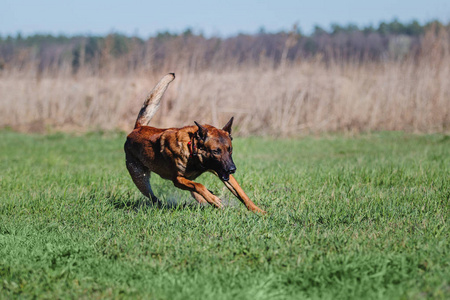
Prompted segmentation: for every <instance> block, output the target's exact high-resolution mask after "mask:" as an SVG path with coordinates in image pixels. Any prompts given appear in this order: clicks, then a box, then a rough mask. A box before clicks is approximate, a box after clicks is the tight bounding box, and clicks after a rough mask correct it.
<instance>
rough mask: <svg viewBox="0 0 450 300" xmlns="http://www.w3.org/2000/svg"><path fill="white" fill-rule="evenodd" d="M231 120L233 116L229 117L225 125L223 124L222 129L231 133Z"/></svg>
mask: <svg viewBox="0 0 450 300" xmlns="http://www.w3.org/2000/svg"><path fill="white" fill-rule="evenodd" d="M233 120H234V117H231V119H230V121H228V123H227V124H226V125H225V126H223V128H222V130H223V131H226V132H228V133H229V134H231V125H233Z"/></svg>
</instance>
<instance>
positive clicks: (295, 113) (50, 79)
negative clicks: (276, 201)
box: [0, 31, 450, 135]
mask: <svg viewBox="0 0 450 300" xmlns="http://www.w3.org/2000/svg"><path fill="white" fill-rule="evenodd" d="M449 45H450V41H449V35H448V33H446V32H444V33H442V31H441V32H434V31H433V32H431V31H430V32H429V33H427V34H426V35H425V36H424V38H423V40H422V43H421V49H420V54H419V55H418V56H416V57H406V58H405V59H403V60H397V61H385V62H377V63H376V62H364V63H352V62H344V61H342V62H331V63H330V62H327V63H325V62H323V61H322V60H321V59H320V58H315V59H311V60H303V61H297V62H295V63H283V64H281V67H280V66H278V67H274V66H273V63H271V62H267V63H260V64H259V65H257V66H256V65H253V66H244V65H234V66H233V65H230V66H228V68H225V69H223V70H221V71H219V72H218V71H210V70H201V71H198V70H197V68H190V67H189V65H188V64H182V63H179V62H173V63H170V64H167V65H166V66H165V67H164V68H163V69H164V70H161V72H160V73H158V74H154V73H150V72H149V71H146V70H144V69H143V70H142V71H139V72H137V73H135V74H129V75H115V73H114V72H110V73H105V74H102V75H98V76H95V77H94V76H91V75H88V74H89V73H86V74H84V75H83V72H82V70H81V71H80V72H78V74H77V75H72V74H71V73H70V72H69V71H64V70H61V71H60V72H59V73H57V74H56V75H54V74H53V75H45V74H38V73H37V72H36V71H35V69H33V68H30V69H29V70H28V71H26V72H25V71H21V72H16V71H14V70H8V71H4V72H3V73H1V75H0V95H1V97H0V127H5V126H9V127H12V128H13V129H17V130H22V131H39V132H42V131H48V130H69V131H78V130H81V131H86V130H96V129H103V130H113V129H123V130H130V129H131V127H132V125H133V124H134V121H135V118H136V116H137V113H138V111H139V108H140V105H141V104H142V102H143V100H144V98H145V96H146V94H147V93H148V92H149V91H150V90H151V88H152V87H153V86H154V85H155V84H156V82H157V81H158V79H159V78H160V77H161V76H163V75H164V74H165V73H167V72H175V73H176V76H177V78H176V80H175V81H174V82H173V83H172V85H171V87H170V88H169V90H168V92H167V93H166V96H165V98H164V99H163V101H162V106H161V108H160V111H159V112H158V113H157V114H156V116H155V118H154V120H153V121H152V124H153V125H154V126H161V127H169V126H170V127H172V126H183V125H186V124H192V123H193V121H194V120H197V121H199V122H204V123H211V124H213V125H217V126H219V125H223V124H225V122H226V121H227V120H228V118H229V117H230V116H232V115H234V116H235V117H236V121H235V126H236V129H237V130H238V131H239V132H240V133H241V134H281V135H297V134H302V133H318V132H330V131H352V132H361V131H372V130H407V131H415V132H448V131H449V128H450V50H449ZM143 64H144V63H143Z"/></svg>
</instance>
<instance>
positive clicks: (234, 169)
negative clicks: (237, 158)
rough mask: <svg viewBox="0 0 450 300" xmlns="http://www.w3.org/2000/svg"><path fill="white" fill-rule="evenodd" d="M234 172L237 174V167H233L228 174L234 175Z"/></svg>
mask: <svg viewBox="0 0 450 300" xmlns="http://www.w3.org/2000/svg"><path fill="white" fill-rule="evenodd" d="M234 172H236V166H232V167H231V168H230V169H229V170H228V174H234Z"/></svg>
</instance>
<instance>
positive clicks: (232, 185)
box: [223, 175, 266, 214]
mask: <svg viewBox="0 0 450 300" xmlns="http://www.w3.org/2000/svg"><path fill="white" fill-rule="evenodd" d="M223 183H224V184H225V186H226V187H227V188H228V189H229V190H230V191H231V192H232V193H233V195H235V196H236V197H237V198H238V199H239V200H240V201H241V202H242V203H244V205H245V206H246V207H247V208H248V209H249V210H251V211H253V212H259V213H263V214H265V213H266V212H265V211H264V210H262V209H261V208H259V207H258V206H256V205H255V203H253V202H252V200H250V198H249V197H248V196H247V195H246V194H245V192H244V190H243V189H242V188H241V187H240V185H239V183H238V182H237V181H236V179H234V177H233V176H232V175H230V179H229V180H228V181H224V180H223Z"/></svg>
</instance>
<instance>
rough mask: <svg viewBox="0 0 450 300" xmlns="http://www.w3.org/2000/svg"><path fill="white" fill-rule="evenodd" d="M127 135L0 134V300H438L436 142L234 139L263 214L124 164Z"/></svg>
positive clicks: (443, 260)
mask: <svg viewBox="0 0 450 300" xmlns="http://www.w3.org/2000/svg"><path fill="white" fill-rule="evenodd" d="M124 140H125V134H119V133H117V134H98V133H93V134H86V135H82V136H73V135H68V134H52V135H24V134H17V133H13V132H10V131H2V132H0V170H1V172H0V190H1V192H0V298H1V299H9V298H19V297H20V298H22V297H24V298H35V297H38V298H48V299H56V298H86V299H95V298H138V299H139V298H141V299H149V298H151V299H215V300H218V299H302V298H321V299H351V298H353V299H374V298H375V299H398V298H400V299H402V298H403V299H404V298H406V299H422V298H434V299H449V298H450V245H449V238H450V237H449V221H450V220H449V219H450V218H449V217H450V204H449V202H450V199H449V198H450V180H449V177H450V137H449V136H448V135H442V134H436V135H411V134H404V133H398V132H394V133H392V132H391V133H372V134H366V135H361V136H357V137H346V136H341V135H332V136H323V137H305V138H300V139H270V138H256V137H254V138H236V139H235V140H234V153H235V154H234V159H235V162H236V165H237V168H238V170H237V173H236V176H235V177H236V179H237V180H238V181H239V182H240V183H241V185H242V187H243V188H244V190H245V191H246V192H247V194H248V195H249V196H250V198H251V199H252V200H253V201H254V202H255V203H256V204H257V205H258V206H260V207H261V208H263V209H265V210H266V211H268V214H267V215H266V216H260V215H255V214H252V213H250V212H248V211H246V210H245V207H244V206H243V205H241V204H240V203H239V202H238V201H237V200H236V199H234V198H233V197H231V195H230V193H229V192H228V191H225V190H224V189H223V186H222V184H221V182H220V181H219V180H218V179H217V178H214V177H213V176H212V175H211V174H205V175H204V176H202V177H201V178H200V179H199V181H200V182H202V183H204V184H205V185H206V186H207V187H208V188H209V189H211V190H213V191H214V192H215V193H216V194H218V195H220V197H221V198H223V199H224V201H225V202H226V203H227V207H226V208H225V209H224V210H222V211H219V210H216V209H213V208H211V207H200V206H198V205H197V204H196V203H194V202H193V200H191V199H190V198H189V195H188V193H186V192H182V191H179V190H176V189H175V188H173V187H172V185H171V183H169V182H165V181H162V180H161V179H160V178H159V177H158V176H157V175H154V176H153V178H152V183H153V188H154V191H155V194H157V195H158V196H159V197H160V198H161V199H162V200H164V201H165V202H167V203H168V205H167V207H165V208H160V209H158V208H153V207H140V206H139V203H140V201H141V200H142V199H143V197H142V196H141V195H140V194H139V192H138V190H137V189H136V187H135V186H134V185H133V183H132V181H131V179H130V177H129V175H128V173H127V171H126V168H125V163H124V153H123V149H122V146H123V142H124Z"/></svg>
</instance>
